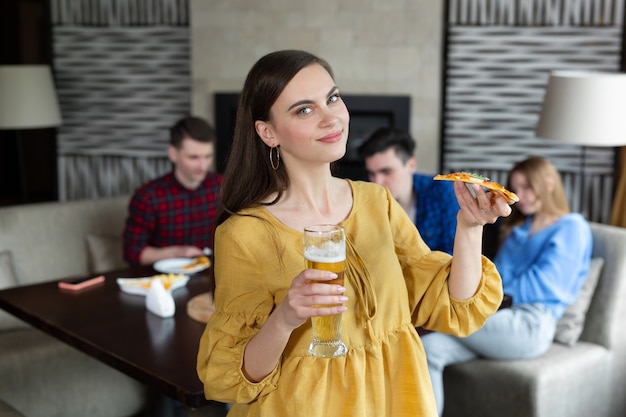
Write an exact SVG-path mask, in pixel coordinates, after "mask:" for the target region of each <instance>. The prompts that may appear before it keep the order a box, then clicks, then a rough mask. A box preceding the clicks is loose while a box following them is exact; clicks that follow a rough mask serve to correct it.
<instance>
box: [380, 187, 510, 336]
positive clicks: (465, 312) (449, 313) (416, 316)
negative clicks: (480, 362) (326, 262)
mask: <svg viewBox="0 0 626 417" xmlns="http://www.w3.org/2000/svg"><path fill="white" fill-rule="evenodd" d="M389 206H390V209H389V221H390V224H391V228H392V230H393V235H394V244H395V248H396V253H397V255H398V259H399V260H400V264H401V265H402V270H403V274H404V278H405V281H406V285H407V289H408V293H409V303H410V308H411V311H413V316H412V321H413V324H414V325H415V326H417V327H420V326H421V327H424V328H426V329H429V330H435V331H438V332H442V333H448V334H454V335H458V336H462V337H463V336H467V335H469V334H471V333H473V332H474V331H476V330H478V329H479V328H480V327H482V325H483V324H484V322H485V320H487V318H488V317H489V316H491V315H492V314H493V313H494V312H495V311H497V309H498V307H499V306H500V304H501V302H502V297H503V291H502V282H501V280H500V274H499V273H498V271H497V269H496V267H495V265H494V264H493V263H492V262H491V261H490V260H489V259H487V258H486V257H484V256H483V257H482V277H481V280H480V284H479V286H478V289H477V291H476V293H475V294H474V296H472V297H470V298H469V299H466V300H456V299H454V298H453V297H452V296H450V294H449V292H448V276H449V275H450V266H451V262H452V256H451V255H448V254H447V253H444V252H439V251H430V249H428V247H427V246H426V245H425V244H424V242H423V241H422V239H421V237H420V236H419V233H415V228H414V227H413V228H412V227H411V225H412V224H411V222H410V219H408V217H407V216H406V215H405V214H404V210H403V209H402V207H400V205H399V204H397V203H396V202H395V201H393V199H391V201H390V203H389ZM441 227H450V225H441Z"/></svg>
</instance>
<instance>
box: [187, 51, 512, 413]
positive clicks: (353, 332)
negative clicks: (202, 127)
mask: <svg viewBox="0 0 626 417" xmlns="http://www.w3.org/2000/svg"><path fill="white" fill-rule="evenodd" d="M348 124H349V114H348V110H347V109H346V106H345V104H344V103H343V101H342V100H341V96H340V94H339V89H338V88H337V86H336V85H335V82H334V80H333V75H332V71H331V69H330V66H329V65H328V64H327V63H326V62H325V61H324V60H322V59H320V58H318V57H316V56H314V55H312V54H310V53H307V52H304V51H294V50H286V51H278V52H274V53H270V54H268V55H266V56H264V57H263V58H261V59H260V60H259V61H258V62H257V63H256V64H255V65H254V66H253V67H252V69H251V70H250V73H249V74H248V77H247V79H246V81H245V84H244V87H243V90H242V93H241V98H240V102H239V106H238V113H237V122H236V126H235V133H234V138H233V144H232V148H231V154H230V156H229V160H228V164H227V168H226V172H225V175H224V182H223V185H222V195H221V203H222V211H221V213H220V214H219V215H218V227H217V230H216V237H215V270H214V271H215V280H216V291H215V303H216V311H215V313H214V314H213V315H212V316H211V318H210V320H209V322H208V323H207V327H206V330H205V333H204V335H203V337H202V340H201V342H200V348H199V353H198V374H199V376H200V379H201V380H202V381H203V382H204V387H205V394H206V396H207V398H210V399H214V400H218V401H223V402H229V403H232V404H233V405H232V408H231V410H230V414H229V416H273V417H280V416H295V415H297V416H316V417H318V416H326V415H327V416H335V417H340V416H360V417H363V416H365V417H367V416H377V417H378V416H381V415H389V416H391V415H412V416H432V415H434V414H435V402H434V397H433V394H432V388H431V385H430V381H429V379H428V374H427V365H426V358H425V355H424V350H423V348H422V345H421V342H420V339H419V336H418V335H417V332H416V331H415V327H416V326H423V327H426V328H431V329H435V330H441V331H447V332H451V333H457V334H461V335H466V334H468V333H470V332H472V331H474V330H476V329H478V328H479V327H480V326H481V325H482V323H483V322H484V320H485V319H486V318H487V317H488V316H489V315H491V314H492V313H493V312H494V311H495V310H496V309H497V307H498V305H499V303H500V301H501V299H502V288H501V281H500V278H499V275H498V273H497V271H496V269H495V267H494V266H493V264H492V263H491V262H489V261H488V260H487V259H486V258H482V257H481V255H480V250H481V237H482V229H483V225H484V224H485V223H487V222H494V221H495V220H496V219H497V218H498V217H499V216H501V215H508V214H509V213H510V210H511V209H510V207H509V206H508V205H507V204H506V203H505V202H504V201H503V200H502V199H500V198H497V197H494V196H493V195H491V194H485V193H484V192H483V191H482V189H480V187H476V189H475V191H476V193H477V198H476V199H475V198H473V197H472V195H471V193H470V192H469V191H468V190H467V188H466V186H465V184H456V188H455V189H456V193H457V198H458V199H459V203H460V207H461V209H460V211H459V214H458V225H457V232H456V245H455V248H454V256H453V257H450V255H448V254H445V253H442V252H431V251H430V250H429V249H428V247H427V246H426V245H425V244H424V242H423V241H422V239H421V238H420V236H419V233H418V232H417V229H416V228H415V227H414V226H413V224H412V223H411V220H410V219H409V218H408V216H407V215H406V213H405V212H404V210H403V209H402V208H401V207H400V205H399V204H398V203H397V202H396V201H395V200H394V198H393V197H392V196H391V195H390V194H389V192H388V191H387V190H386V189H385V188H383V187H381V186H379V185H376V184H372V183H366V182H353V181H349V180H345V179H340V178H336V177H333V176H332V174H331V163H333V162H335V161H337V160H338V159H340V158H341V157H342V156H343V155H344V153H345V152H346V141H347V136H348ZM313 224H340V225H342V226H343V227H344V228H345V231H346V235H347V257H346V264H347V266H346V272H345V281H344V285H343V286H339V285H331V284H325V283H310V282H311V281H324V280H331V279H333V278H335V275H334V274H332V273H329V272H325V271H321V270H315V269H304V256H303V230H304V228H305V227H306V226H309V225H313ZM329 304H330V305H332V304H335V305H338V306H336V307H319V305H329ZM337 313H342V340H343V342H345V344H346V345H347V349H348V352H347V354H346V355H345V356H342V357H339V358H333V359H327V358H317V357H312V356H309V355H308V354H307V348H308V346H309V343H310V341H311V320H310V318H311V317H313V316H326V315H332V314H337Z"/></svg>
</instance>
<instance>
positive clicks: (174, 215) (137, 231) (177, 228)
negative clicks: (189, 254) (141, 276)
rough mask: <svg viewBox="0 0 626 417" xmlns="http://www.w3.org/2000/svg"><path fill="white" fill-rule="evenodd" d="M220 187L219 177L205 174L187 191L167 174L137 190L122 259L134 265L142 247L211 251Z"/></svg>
mask: <svg viewBox="0 0 626 417" xmlns="http://www.w3.org/2000/svg"><path fill="white" fill-rule="evenodd" d="M221 184H222V177H221V176H220V174H217V173H209V174H208V175H207V177H206V178H205V180H204V182H203V183H202V184H201V185H200V186H199V187H198V188H197V189H195V190H189V189H187V188H185V187H184V186H183V185H182V184H181V183H179V182H178V180H176V177H175V176H174V173H173V172H170V173H169V174H166V175H164V176H162V177H160V178H157V179H155V180H152V181H150V182H149V183H147V184H145V185H143V186H142V187H140V188H139V189H138V190H137V191H136V192H135V194H134V195H133V198H132V199H131V201H130V204H129V207H128V218H127V219H126V227H125V229H124V259H126V261H127V262H128V263H130V264H131V265H138V264H139V255H140V254H141V251H142V250H143V249H144V248H145V247H146V246H154V247H157V248H161V247H165V246H174V245H193V246H197V247H198V248H201V249H202V248H204V247H205V246H206V247H209V248H212V247H213V234H214V232H215V222H214V220H215V216H216V214H217V209H218V205H219V202H218V195H219V187H220V185H221Z"/></svg>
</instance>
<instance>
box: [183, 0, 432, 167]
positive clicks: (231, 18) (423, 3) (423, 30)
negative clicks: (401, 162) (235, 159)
mask: <svg viewBox="0 0 626 417" xmlns="http://www.w3.org/2000/svg"><path fill="white" fill-rule="evenodd" d="M442 12H443V0H316V1H313V2H293V1H287V0H263V1H258V0H191V37H192V39H191V45H192V50H191V55H192V78H193V94H192V100H193V103H192V110H193V112H194V114H197V115H199V116H203V117H206V118H207V119H208V120H210V121H211V122H213V118H214V117H213V115H214V108H213V94H214V93H215V92H225V91H239V90H240V89H241V87H242V84H243V81H244V78H245V76H246V74H247V72H248V70H249V69H250V67H251V66H252V65H253V64H254V62H255V61H256V60H257V59H259V58H260V57H261V56H263V55H265V54H266V53H268V52H271V51H273V50H277V49H287V48H293V49H304V50H308V51H310V52H312V53H315V54H316V55H319V56H321V57H323V58H325V59H326V60H328V61H329V62H330V64H331V65H332V67H333V70H334V72H335V80H336V82H337V85H338V86H339V88H340V89H341V91H342V92H343V93H344V94H404V95H409V96H411V133H412V135H413V137H415V138H416V139H417V141H418V151H417V157H418V171H422V172H431V173H434V172H436V171H438V170H439V166H438V164H439V128H440V91H441V73H442V69H441V65H442V63H441V59H442V32H443V29H442V24H443V17H442Z"/></svg>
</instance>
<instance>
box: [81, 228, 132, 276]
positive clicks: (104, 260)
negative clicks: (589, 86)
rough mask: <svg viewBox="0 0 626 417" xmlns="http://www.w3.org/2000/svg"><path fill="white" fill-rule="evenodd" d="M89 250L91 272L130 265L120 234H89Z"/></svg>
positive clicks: (111, 269) (106, 270)
mask: <svg viewBox="0 0 626 417" xmlns="http://www.w3.org/2000/svg"><path fill="white" fill-rule="evenodd" d="M87 250H88V252H89V269H90V270H91V272H108V271H113V270H116V269H121V268H124V267H127V266H128V265H127V264H126V261H124V257H123V255H122V250H123V242H122V238H121V237H120V236H109V235H96V234H89V235H87Z"/></svg>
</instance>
